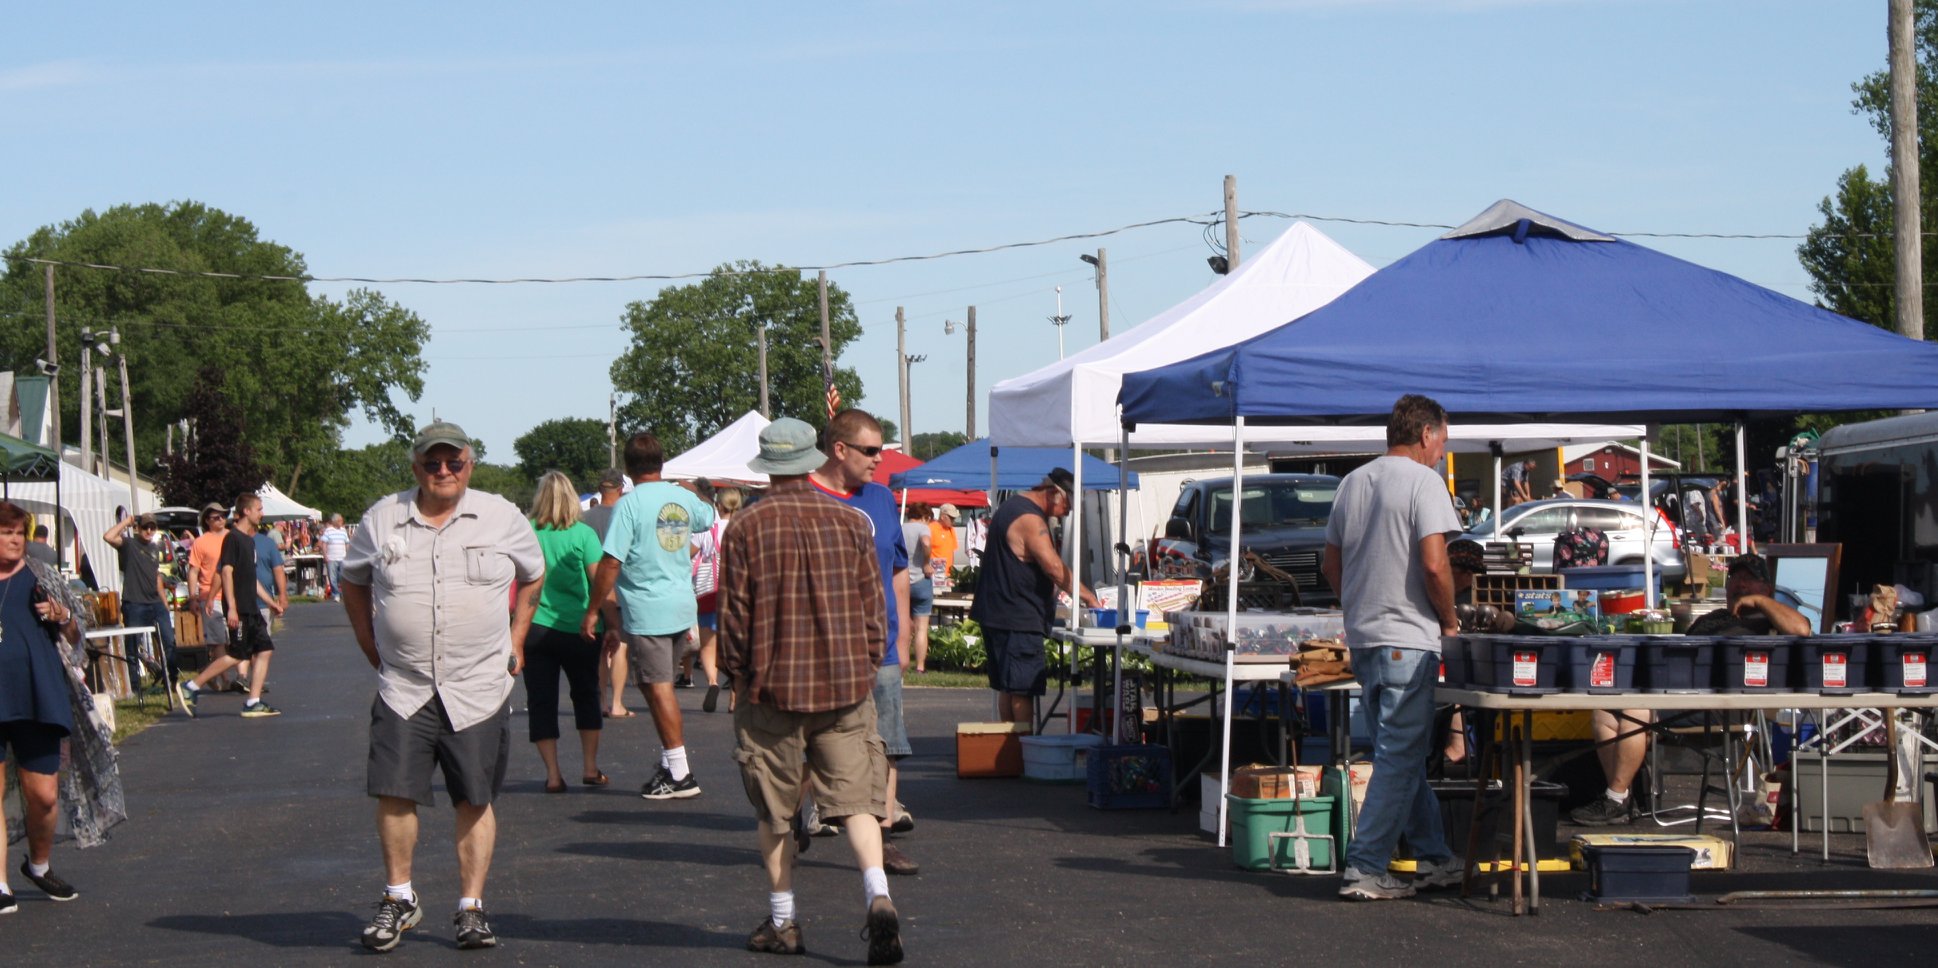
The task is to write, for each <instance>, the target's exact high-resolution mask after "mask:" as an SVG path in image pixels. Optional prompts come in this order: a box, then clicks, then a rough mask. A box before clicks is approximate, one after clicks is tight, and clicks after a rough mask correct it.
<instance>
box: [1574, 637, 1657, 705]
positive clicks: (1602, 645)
mask: <svg viewBox="0 0 1938 968" xmlns="http://www.w3.org/2000/svg"><path fill="white" fill-rule="evenodd" d="M1641 642H1642V639H1641V637H1640V636H1634V635H1591V636H1588V637H1586V638H1580V639H1576V640H1575V643H1574V645H1575V648H1574V654H1573V655H1572V656H1570V661H1569V663H1568V680H1567V683H1566V685H1567V689H1568V691H1569V692H1580V693H1587V694H1589V695H1593V696H1619V695H1622V694H1624V693H1630V692H1634V691H1635V657H1636V650H1637V649H1638V648H1640V647H1641Z"/></svg>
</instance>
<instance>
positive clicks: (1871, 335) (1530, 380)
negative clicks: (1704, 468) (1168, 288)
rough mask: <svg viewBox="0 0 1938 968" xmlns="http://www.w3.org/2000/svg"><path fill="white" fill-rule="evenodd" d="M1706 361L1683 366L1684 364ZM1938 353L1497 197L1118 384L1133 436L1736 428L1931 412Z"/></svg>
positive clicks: (1936, 394) (1936, 404)
mask: <svg viewBox="0 0 1938 968" xmlns="http://www.w3.org/2000/svg"><path fill="white" fill-rule="evenodd" d="M1687 360H1706V361H1715V363H1714V365H1686V364H1684V363H1681V362H1679V361H1687ZM1935 373H1938V345H1933V344H1930V343H1924V342H1921V341H1918V340H1911V339H1906V338H1904V337H1902V336H1899V335H1897V334H1895V333H1891V332H1887V331H1885V330H1882V329H1879V328H1877V327H1875V326H1871V325H1868V324H1866V323H1862V322H1859V321H1857V320H1854V319H1850V318H1848V317H1844V316H1839V315H1837V314H1836V313H1832V312H1829V311H1828V310H1824V309H1819V308H1817V307H1815V306H1811V305H1809V304H1807V303H1803V302H1800V301H1798V300H1795V299H1792V298H1790V297H1788V296H1784V295H1782V294H1780V293H1776V292H1773V291H1771V290H1768V289H1765V288H1763V287H1761V286H1757V285H1755V284H1753V283H1750V282H1747V281H1745V280H1743V279H1739V278H1737V277H1735V276H1732V275H1729V274H1728V273H1724V272H1718V271H1716V270H1713V269H1707V268H1704V267H1702V266H1698V265H1695V264H1693V263H1689V262H1685V261H1683V260H1681V259H1677V258H1674V257H1672V256H1668V255H1664V254H1662V253H1660V252H1656V251H1654V250H1651V249H1647V248H1644V247H1642V246H1639V245H1636V244H1634V243H1632V242H1626V241H1623V240H1620V239H1614V238H1611V237H1609V236H1606V235H1602V234H1600V233H1596V232H1594V231H1592V230H1588V229H1583V228H1582V227H1580V226H1578V225H1574V224H1573V223H1569V222H1566V221H1564V220H1561V219H1557V218H1554V217H1552V216H1548V215H1544V214H1542V213H1540V212H1536V211H1534V210H1532V209H1528V208H1526V207H1524V206H1521V205H1518V204H1516V203H1514V202H1510V201H1502V202H1499V203H1496V204H1495V205H1494V206H1493V207H1492V208H1490V209H1489V210H1488V211H1487V212H1485V213H1482V215H1481V216H1479V217H1477V218H1476V219H1474V220H1473V221H1472V222H1469V223H1468V224H1467V225H1464V226H1462V227H1461V228H1458V229H1455V230H1454V231H1452V232H1449V233H1447V235H1445V236H1443V237H1441V238H1439V239H1437V240H1435V241H1433V242H1430V243H1428V244H1427V245H1425V246H1423V247H1421V248H1420V249H1418V250H1416V251H1414V252H1413V253H1412V254H1410V255H1407V256H1406V257H1405V258H1402V259H1401V260H1399V261H1398V262H1395V263H1393V264H1392V265H1390V266H1387V267H1386V268H1384V269H1381V270H1379V271H1378V272H1376V273H1374V274H1372V275H1371V276H1369V277H1367V279H1366V281H1364V282H1362V283H1360V284H1359V285H1358V286H1355V287H1353V289H1351V290H1350V291H1348V292H1346V293H1345V294H1344V295H1342V296H1340V297H1339V298H1338V299H1335V300H1333V301H1332V302H1331V303H1329V304H1327V305H1325V306H1323V307H1321V308H1319V309H1316V310H1314V311H1312V312H1311V313H1308V314H1307V315H1305V316H1304V317H1302V318H1300V319H1299V320H1297V321H1296V322H1294V323H1292V324H1291V325H1286V326H1280V327H1278V328H1277V329H1274V330H1273V331H1271V332H1269V333H1266V334H1264V335H1262V336H1259V337H1256V338H1254V339H1251V340H1248V341H1246V342H1244V343H1240V344H1238V345H1236V346H1232V347H1228V348H1225V349H1220V350H1215V351H1212V352H1209V353H1205V354H1202V355H1199V356H1197V357H1194V358H1192V359H1189V360H1184V361H1182V362H1179V363H1175V364H1172V365H1169V366H1164V367H1159V368H1156V369H1151V370H1147V371H1143V372H1138V373H1131V374H1127V375H1126V376H1125V377H1124V381H1123V391H1122V393H1121V395H1120V401H1121V403H1122V405H1123V414H1122V417H1123V420H1124V421H1125V422H1126V423H1127V424H1131V425H1141V424H1144V423H1170V424H1175V423H1190V424H1204V425H1214V426H1229V425H1230V424H1231V423H1232V422H1233V421H1234V418H1237V417H1241V416H1242V417H1244V418H1245V421H1246V425H1247V437H1248V438H1249V437H1251V436H1252V432H1253V428H1256V427H1270V426H1275V425H1296V424H1309V423H1327V424H1335V425H1338V424H1347V425H1351V424H1360V425H1378V424H1380V423H1382V422H1383V421H1384V420H1385V418H1386V415H1387V414H1388V413H1389V412H1390V411H1391V409H1392V405H1393V401H1394V400H1395V399H1397V398H1398V397H1399V396H1400V394H1402V393H1423V394H1426V395H1428V396H1430V397H1433V398H1434V399H1436V400H1438V401H1439V402H1440V403H1441V405H1442V406H1444V407H1446V408H1447V411H1448V413H1449V414H1450V416H1451V417H1452V419H1453V421H1454V422H1456V423H1463V424H1465V423H1524V422H1540V421H1556V420H1606V421H1611V422H1614V421H1622V422H1649V423H1653V422H1697V421H1718V422H1729V421H1737V420H1741V419H1743V418H1746V417H1750V416H1757V415H1764V414H1791V413H1796V412H1799V411H1849V410H1871V409H1900V408H1902V409H1931V408H1938V379H1934V378H1933V374H1935Z"/></svg>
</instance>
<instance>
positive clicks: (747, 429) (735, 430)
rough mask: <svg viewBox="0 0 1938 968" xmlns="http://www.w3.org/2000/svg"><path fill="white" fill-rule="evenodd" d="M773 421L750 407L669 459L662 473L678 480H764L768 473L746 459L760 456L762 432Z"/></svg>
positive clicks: (754, 481)
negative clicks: (754, 468)
mask: <svg viewBox="0 0 1938 968" xmlns="http://www.w3.org/2000/svg"><path fill="white" fill-rule="evenodd" d="M770 422H771V421H769V420H768V419H767V418H766V417H763V416H761V415H760V414H758V413H756V412H754V411H752V410H749V411H747V412H746V413H745V414H743V415H741V417H740V419H739V420H736V421H734V422H733V423H730V424H728V425H727V426H726V427H724V428H722V429H721V431H720V432H719V433H717V434H714V435H713V436H711V437H708V438H707V439H706V440H703V441H701V442H700V443H698V444H695V445H693V448H692V449H691V450H688V451H687V452H686V453H684V454H681V455H680V456H678V457H675V458H673V459H672V460H669V461H667V462H666V466H665V467H664V468H662V469H661V470H660V476H662V477H664V478H666V479H668V480H676V481H681V480H723V481H745V482H748V483H752V484H765V483H767V475H765V474H761V473H757V472H755V471H752V470H749V469H748V468H747V462H748V461H750V460H753V459H754V458H755V457H758V456H760V432H761V431H762V430H765V429H767V425H768V424H769V423H770Z"/></svg>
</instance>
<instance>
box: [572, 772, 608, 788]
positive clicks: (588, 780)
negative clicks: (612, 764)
mask: <svg viewBox="0 0 1938 968" xmlns="http://www.w3.org/2000/svg"><path fill="white" fill-rule="evenodd" d="M579 782H580V783H583V784H585V785H586V786H589V787H602V786H605V785H606V784H608V783H611V782H612V778H611V777H608V776H606V774H605V773H604V772H600V773H599V774H598V775H596V776H587V777H581V778H579Z"/></svg>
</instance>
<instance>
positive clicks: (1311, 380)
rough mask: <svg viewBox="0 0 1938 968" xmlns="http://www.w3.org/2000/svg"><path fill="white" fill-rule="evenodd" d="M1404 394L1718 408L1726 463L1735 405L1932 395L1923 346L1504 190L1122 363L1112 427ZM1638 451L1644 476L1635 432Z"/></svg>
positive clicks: (1739, 461)
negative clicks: (1317, 283) (1364, 273)
mask: <svg viewBox="0 0 1938 968" xmlns="http://www.w3.org/2000/svg"><path fill="white" fill-rule="evenodd" d="M1636 350H1641V351H1643V353H1646V354H1648V355H1643V353H1636V352H1635V351H1636ZM1651 356H1653V357H1655V358H1656V359H1659V360H1660V361H1661V362H1651V361H1650V357H1651ZM1405 393H1422V394H1426V395H1427V396H1430V397H1433V398H1434V399H1436V400H1437V401H1439V402H1440V404H1441V405H1442V406H1444V407H1446V409H1447V411H1448V415H1449V417H1450V418H1451V419H1452V420H1455V421H1458V422H1462V423H1467V424H1475V423H1515V422H1529V421H1545V420H1597V421H1609V422H1614V421H1621V422H1646V423H1655V422H1695V421H1715V422H1732V423H1735V424H1736V466H1737V468H1738V470H1739V472H1740V471H1741V469H1742V468H1743V467H1744V454H1743V432H1742V421H1743V420H1744V419H1746V418H1748V417H1751V416H1757V415H1764V414H1792V413H1796V412H1798V411H1849V410H1872V409H1938V345H1933V344H1930V343H1925V342H1922V341H1918V340H1912V339H1906V338H1904V337H1902V336H1899V335H1897V334H1895V333H1890V332H1887V331H1885V330H1882V329H1879V328H1877V327H1874V326H1870V325H1868V324H1865V323H1862V322H1859V321H1857V320H1853V319H1849V318H1847V317H1844V316H1839V315H1837V314H1835V313H1832V312H1828V311H1826V310H1823V309H1819V308H1817V307H1815V306H1811V305H1809V304H1807V303H1803V302H1800V301H1798V300H1795V299H1792V298H1790V297H1788V296H1784V295H1782V294H1780V293H1776V292H1772V291H1771V290H1768V289H1765V288H1763V287H1761V286H1757V285H1754V284H1752V283H1750V282H1747V281H1745V280H1743V279H1739V278H1737V277H1735V276H1732V275H1729V274H1727V273H1723V272H1718V271H1716V270H1713V269H1707V268H1704V267H1702V266H1698V265H1695V264H1693V263H1689V262H1685V261H1683V260H1681V259H1677V258H1674V257H1671V256H1668V255H1664V254H1662V253H1660V252H1656V251H1653V250H1651V249H1647V248H1644V247H1642V246H1639V245H1636V244H1634V243H1632V242H1626V241H1622V240H1620V239H1616V238H1614V237H1612V236H1609V235H1606V234H1603V233H1600V232H1597V231H1594V230H1592V229H1587V228H1584V227H1582V226H1580V225H1576V224H1574V223H1571V222H1567V221H1564V220H1562V219H1558V218H1554V217H1552V216H1549V215H1545V214H1543V213H1540V212H1537V211H1534V210H1532V209H1528V208H1526V207H1524V206H1521V205H1519V204H1517V203H1515V202H1512V201H1506V200H1503V201H1500V202H1497V203H1495V204H1494V205H1493V206H1492V207H1491V208H1489V209H1488V210H1487V211H1485V212H1483V213H1481V214H1480V215H1479V216H1476V217H1475V218H1474V219H1473V220H1472V221H1469V222H1468V223H1467V224H1465V225H1462V226H1461V227H1459V228H1457V229H1454V230H1453V231H1451V232H1448V233H1447V234H1446V235H1444V236H1442V237H1440V238H1439V239H1436V240H1435V241H1433V242H1430V243H1428V244H1426V245H1425V246H1422V247H1421V248H1419V249H1418V250H1416V251H1414V252H1413V253H1411V254H1409V255H1407V256H1406V257H1404V258H1402V259H1400V260H1399V261H1398V262H1395V263H1393V264H1392V265H1390V266H1387V267H1386V268H1384V269H1381V270H1379V271H1378V272H1375V273H1373V274H1372V275H1371V276H1369V277H1367V278H1366V279H1365V280H1364V281H1363V282H1361V283H1360V284H1359V285H1357V286H1354V287H1353V288H1352V289H1349V290H1347V291H1346V292H1345V294H1343V295H1341V296H1340V297H1338V298H1337V299H1335V300H1333V301H1332V302H1331V303H1328V304H1327V305H1325V306H1322V307H1320V308H1318V309H1316V310H1313V311H1312V312H1310V313H1307V314H1306V315H1304V316H1301V317H1299V318H1298V319H1296V320H1293V321H1291V322H1289V323H1287V324H1286V325H1283V326H1280V327H1278V328H1277V329H1275V330H1272V331H1271V332H1268V333H1264V334H1261V335H1259V336H1256V337H1254V338H1252V339H1250V340H1247V341H1245V342H1242V343H1239V344H1237V345H1234V346H1231V347H1227V348H1224V349H1220V350H1215V351H1213V352H1209V353H1205V354H1202V355H1200V356H1197V357H1193V358H1191V359H1188V360H1183V361H1181V362H1178V363H1174V364H1171V365H1169V366H1163V367H1158V368H1154V369H1150V370H1145V371H1142V372H1137V373H1128V374H1125V375H1124V378H1123V389H1122V390H1121V392H1120V393H1119V395H1118V400H1119V402H1120V404H1121V405H1122V408H1123V409H1122V415H1123V421H1124V424H1125V426H1126V428H1133V427H1135V425H1137V424H1139V423H1145V422H1152V423H1166V424H1188V423H1198V424H1213V425H1221V426H1222V425H1229V426H1231V427H1232V428H1233V447H1234V449H1237V448H1238V447H1239V446H1241V445H1242V441H1243V437H1244V433H1245V427H1246V425H1247V424H1248V423H1252V424H1267V425H1298V424H1365V425H1377V424H1380V423H1383V422H1384V421H1385V419H1386V416H1387V415H1388V413H1390V412H1391V409H1392V405H1393V401H1394V400H1395V399H1397V398H1398V397H1399V396H1400V395H1402V394H1405ZM1642 468H1643V470H1642V473H1643V478H1642V484H1643V488H1644V492H1645V493H1646V492H1647V487H1648V476H1647V475H1648V458H1647V437H1646V436H1644V438H1643V461H1642ZM1737 495H1738V515H1739V520H1747V509H1745V508H1744V507H1743V504H1742V502H1743V501H1744V488H1743V487H1741V486H1740V483H1739V486H1738V488H1737ZM1238 540H1239V538H1238V535H1237V534H1234V535H1233V536H1232V542H1233V545H1234V546H1236V545H1237V543H1238ZM1650 565H1651V560H1650V559H1649V558H1648V557H1647V556H1644V568H1645V578H1644V585H1645V586H1646V587H1648V588H1649V590H1650V591H1651V592H1652V591H1653V582H1652V581H1651V580H1650V579H1649V578H1647V577H1646V570H1647V569H1649V568H1650ZM1650 597H1651V598H1652V597H1653V596H1652V595H1651V596H1650ZM1229 729H1230V726H1229V723H1227V725H1226V730H1227V733H1226V735H1227V736H1229ZM1227 766H1229V764H1227Z"/></svg>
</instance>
